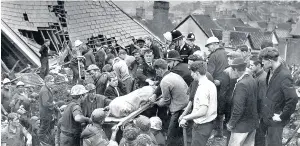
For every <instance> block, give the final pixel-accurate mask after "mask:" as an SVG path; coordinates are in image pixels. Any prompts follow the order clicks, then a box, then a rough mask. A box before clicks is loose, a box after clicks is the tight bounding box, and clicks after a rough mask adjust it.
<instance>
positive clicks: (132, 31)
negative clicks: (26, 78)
mask: <svg viewBox="0 0 300 146" xmlns="http://www.w3.org/2000/svg"><path fill="white" fill-rule="evenodd" d="M1 13H2V18H1V20H2V23H1V25H2V26H1V28H4V29H2V31H1V35H2V37H3V38H7V40H9V41H1V44H2V47H1V50H2V53H3V52H4V54H5V52H6V54H10V53H13V54H20V55H8V56H5V57H2V62H3V63H2V64H5V65H6V68H12V66H13V65H14V64H15V62H16V60H20V61H21V63H19V64H18V66H17V68H16V71H18V70H21V69H23V68H25V67H26V65H27V64H31V65H32V66H35V67H38V66H40V62H39V59H38V57H39V55H40V54H39V48H40V45H42V43H43V42H44V40H45V39H49V40H50V41H51V46H50V49H51V50H53V51H59V50H61V49H63V46H64V45H66V44H69V45H72V43H74V41H75V40H81V41H83V42H84V43H86V44H87V45H88V46H90V47H92V48H93V47H94V45H95V43H96V42H97V41H100V42H101V43H102V44H109V43H110V41H111V40H113V39H116V40H117V43H118V44H119V45H120V46H123V47H126V46H128V45H130V44H131V43H132V37H135V38H138V37H142V36H145V35H151V36H152V37H154V38H155V40H156V41H158V42H160V40H159V38H158V37H157V36H155V35H153V34H152V33H151V32H150V31H149V30H147V29H146V28H145V27H143V26H142V25H141V24H140V23H137V22H136V21H135V20H134V19H132V18H131V17H130V16H129V15H127V14H126V13H125V12H123V11H122V10H121V9H120V8H119V7H118V6H117V5H115V4H114V3H113V2H112V1H87V0H86V1H4V2H1ZM2 40H3V39H2ZM2 56H3V55H2ZM50 64H51V63H50Z"/></svg>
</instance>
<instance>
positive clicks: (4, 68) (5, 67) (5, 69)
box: [1, 59, 10, 73]
mask: <svg viewBox="0 0 300 146" xmlns="http://www.w3.org/2000/svg"><path fill="white" fill-rule="evenodd" d="M1 66H2V67H1V68H2V69H3V70H4V72H7V73H9V72H10V70H9V69H8V67H7V66H6V64H5V63H4V62H3V60H2V59H1Z"/></svg>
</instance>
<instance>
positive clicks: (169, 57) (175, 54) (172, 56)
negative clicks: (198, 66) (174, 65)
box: [165, 50, 182, 61]
mask: <svg viewBox="0 0 300 146" xmlns="http://www.w3.org/2000/svg"><path fill="white" fill-rule="evenodd" d="M165 60H175V61H182V59H181V57H180V54H179V52H178V51H176V50H171V51H169V52H168V53H167V58H165Z"/></svg>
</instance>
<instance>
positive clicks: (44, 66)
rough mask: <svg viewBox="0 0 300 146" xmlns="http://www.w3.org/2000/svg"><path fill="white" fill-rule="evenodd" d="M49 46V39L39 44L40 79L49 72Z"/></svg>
mask: <svg viewBox="0 0 300 146" xmlns="http://www.w3.org/2000/svg"><path fill="white" fill-rule="evenodd" d="M49 47H50V40H48V39H45V40H44V44H43V45H42V46H41V49H40V51H39V52H40V54H41V57H40V61H41V69H40V70H41V71H40V76H41V78H42V79H44V78H45V76H46V75H47V74H48V73H49V60H48V54H49V50H50V49H49Z"/></svg>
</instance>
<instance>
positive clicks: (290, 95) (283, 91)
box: [262, 65, 298, 125]
mask: <svg viewBox="0 0 300 146" xmlns="http://www.w3.org/2000/svg"><path fill="white" fill-rule="evenodd" d="M270 73H271V71H269V72H268V74H267V81H269V82H267V85H268V87H267V92H266V96H265V98H264V99H263V104H264V106H263V111H262V112H263V113H262V114H263V118H264V120H269V121H270V120H272V117H273V115H274V114H275V113H276V114H280V118H281V120H282V122H281V124H283V125H285V124H286V123H287V122H288V121H289V120H290V117H291V115H292V113H294V111H295V108H296V104H297V102H298V96H297V93H296V90H295V88H294V85H293V80H292V76H291V73H290V71H289V70H288V68H286V67H285V66H284V65H280V66H279V67H278V68H277V69H275V71H274V73H273V75H272V77H271V79H270Z"/></svg>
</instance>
